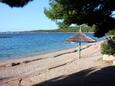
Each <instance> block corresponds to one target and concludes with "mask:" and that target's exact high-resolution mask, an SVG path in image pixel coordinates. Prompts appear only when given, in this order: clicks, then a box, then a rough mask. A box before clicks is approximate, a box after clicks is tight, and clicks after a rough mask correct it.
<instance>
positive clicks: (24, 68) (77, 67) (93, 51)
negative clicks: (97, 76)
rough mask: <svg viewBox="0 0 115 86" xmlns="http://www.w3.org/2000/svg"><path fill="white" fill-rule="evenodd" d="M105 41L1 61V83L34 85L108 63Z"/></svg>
mask: <svg viewBox="0 0 115 86" xmlns="http://www.w3.org/2000/svg"><path fill="white" fill-rule="evenodd" d="M101 43H102V42H97V43H91V44H88V45H84V46H82V51H81V53H82V57H81V58H80V59H78V52H77V49H78V48H72V49H67V50H62V51H58V52H53V53H48V54H45V55H38V56H33V57H28V58H21V59H15V60H10V61H5V62H0V86H32V85H35V84H39V83H41V82H44V81H47V80H50V79H53V78H56V77H60V76H63V77H65V76H67V75H70V74H73V73H76V72H79V71H81V70H85V69H88V68H102V67H106V66H108V64H105V63H103V61H102V60H101V59H102V54H101V50H100V45H101Z"/></svg>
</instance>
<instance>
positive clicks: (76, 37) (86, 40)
mask: <svg viewBox="0 0 115 86" xmlns="http://www.w3.org/2000/svg"><path fill="white" fill-rule="evenodd" d="M67 41H69V42H77V43H79V58H80V57H81V43H82V42H84V43H92V42H95V40H94V39H92V38H90V37H88V36H86V35H85V34H84V33H82V31H81V25H80V30H79V33H77V34H76V35H74V36H73V37H71V38H69V39H68V40H67Z"/></svg>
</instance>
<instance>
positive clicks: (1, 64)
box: [0, 42, 98, 67]
mask: <svg viewBox="0 0 115 86" xmlns="http://www.w3.org/2000/svg"><path fill="white" fill-rule="evenodd" d="M95 43H98V42H95ZM95 43H88V44H84V45H82V46H81V50H82V49H86V48H88V47H89V46H92V45H93V44H95ZM76 50H78V46H76V47H74V48H66V49H60V50H56V51H51V52H48V53H44V54H36V55H30V56H24V57H21V58H13V59H7V60H1V61H0V67H5V66H6V67H9V66H11V64H15V65H19V64H22V63H28V62H32V61H36V60H42V59H46V58H50V57H56V56H60V55H63V54H68V53H74V52H78V51H76Z"/></svg>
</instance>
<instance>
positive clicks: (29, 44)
mask: <svg viewBox="0 0 115 86" xmlns="http://www.w3.org/2000/svg"><path fill="white" fill-rule="evenodd" d="M75 34H76V33H72V32H68V33H64V32H37V33H2V34H0V60H9V59H16V58H26V57H28V56H33V55H40V54H46V53H50V52H55V51H60V50H63V49H69V48H74V47H77V46H78V43H70V42H67V41H66V40H67V39H68V38H70V37H72V36H73V35H75ZM86 35H87V36H89V37H91V38H93V39H95V40H96V41H101V40H103V39H104V37H102V38H96V37H94V34H93V33H86ZM84 44H87V43H82V45H84Z"/></svg>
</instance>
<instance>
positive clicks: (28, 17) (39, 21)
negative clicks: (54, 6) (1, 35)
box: [0, 0, 58, 32]
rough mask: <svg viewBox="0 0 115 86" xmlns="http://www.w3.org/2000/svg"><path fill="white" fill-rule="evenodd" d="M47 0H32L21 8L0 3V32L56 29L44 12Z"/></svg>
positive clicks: (47, 3)
mask: <svg viewBox="0 0 115 86" xmlns="http://www.w3.org/2000/svg"><path fill="white" fill-rule="evenodd" d="M48 6H49V0H34V1H32V2H30V3H29V4H28V5H26V6H25V7H23V8H10V7H9V6H8V5H6V4H2V3H0V32H6V31H31V30H39V29H40V30H44V29H46V30H48V29H57V28H58V26H57V25H56V24H55V22H54V21H51V20H50V19H48V18H47V17H46V16H45V14H44V8H48Z"/></svg>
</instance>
